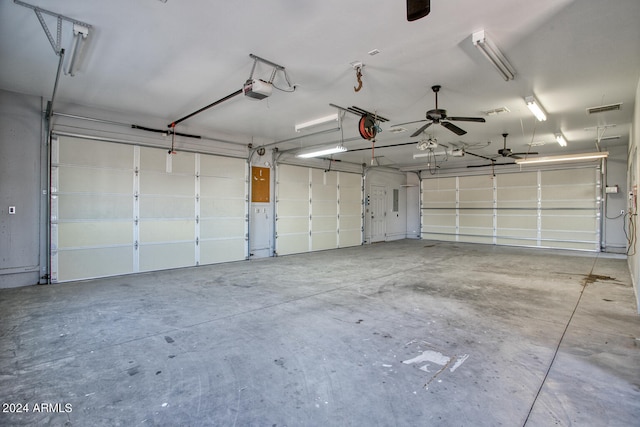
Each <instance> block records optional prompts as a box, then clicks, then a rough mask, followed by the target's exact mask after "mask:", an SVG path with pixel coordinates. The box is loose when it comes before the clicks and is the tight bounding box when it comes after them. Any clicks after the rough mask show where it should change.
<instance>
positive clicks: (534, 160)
mask: <svg viewBox="0 0 640 427" xmlns="http://www.w3.org/2000/svg"><path fill="white" fill-rule="evenodd" d="M608 156H609V152H608V151H598V152H595V153H581V154H567V155H562V156H547V157H529V158H526V159H516V163H517V164H519V165H531V164H538V163H557V162H572V161H576V160H596V159H604V158H607V157H608Z"/></svg>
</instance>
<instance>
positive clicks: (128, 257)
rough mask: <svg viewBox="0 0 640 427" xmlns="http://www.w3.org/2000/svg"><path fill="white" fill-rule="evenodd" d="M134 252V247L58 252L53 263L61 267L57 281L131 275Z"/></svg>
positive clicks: (85, 248) (88, 248) (86, 248)
mask: <svg viewBox="0 0 640 427" xmlns="http://www.w3.org/2000/svg"><path fill="white" fill-rule="evenodd" d="M133 252H134V248H133V245H130V246H127V247H102V248H90V247H84V248H79V249H71V250H60V251H57V252H55V253H54V254H53V257H52V263H54V262H55V263H56V264H58V266H59V270H58V274H57V277H56V281H58V282H66V281H70V280H80V279H92V278H97V277H105V276H117V275H122V274H129V273H131V272H132V271H133V259H134V257H133Z"/></svg>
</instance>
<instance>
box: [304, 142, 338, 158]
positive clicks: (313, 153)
mask: <svg viewBox="0 0 640 427" xmlns="http://www.w3.org/2000/svg"><path fill="white" fill-rule="evenodd" d="M345 151H347V149H346V148H345V147H344V146H342V145H337V146H335V147H331V148H322V149H319V150H316V151H310V152H308V153H301V154H298V155H296V157H300V158H302V159H308V158H311V157H320V156H328V155H330V154H336V153H344V152H345Z"/></svg>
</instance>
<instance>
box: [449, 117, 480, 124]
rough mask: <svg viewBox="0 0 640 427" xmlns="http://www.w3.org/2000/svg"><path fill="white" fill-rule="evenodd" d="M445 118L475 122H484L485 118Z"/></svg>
mask: <svg viewBox="0 0 640 427" xmlns="http://www.w3.org/2000/svg"><path fill="white" fill-rule="evenodd" d="M447 120H455V121H458V122H477V123H484V122H486V120H485V119H484V118H482V117H447Z"/></svg>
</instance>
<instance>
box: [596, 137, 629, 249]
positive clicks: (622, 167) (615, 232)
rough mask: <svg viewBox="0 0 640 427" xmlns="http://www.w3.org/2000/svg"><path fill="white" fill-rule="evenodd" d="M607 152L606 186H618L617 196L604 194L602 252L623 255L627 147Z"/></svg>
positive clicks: (619, 146) (610, 149) (611, 148)
mask: <svg viewBox="0 0 640 427" xmlns="http://www.w3.org/2000/svg"><path fill="white" fill-rule="evenodd" d="M605 149H606V150H607V151H608V152H609V157H608V158H607V176H606V185H607V186H611V187H612V186H616V185H617V186H618V188H619V192H618V193H617V194H613V193H610V194H605V195H604V197H605V198H606V200H605V202H606V211H605V212H604V215H605V218H604V229H603V233H604V236H603V244H602V246H603V251H604V252H609V253H618V254H624V253H626V252H627V238H626V237H625V233H624V224H625V218H626V217H625V215H621V214H620V211H621V210H624V211H625V212H627V200H628V197H627V194H628V193H627V161H628V158H627V147H625V146H624V145H618V146H612V147H607V148H605Z"/></svg>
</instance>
